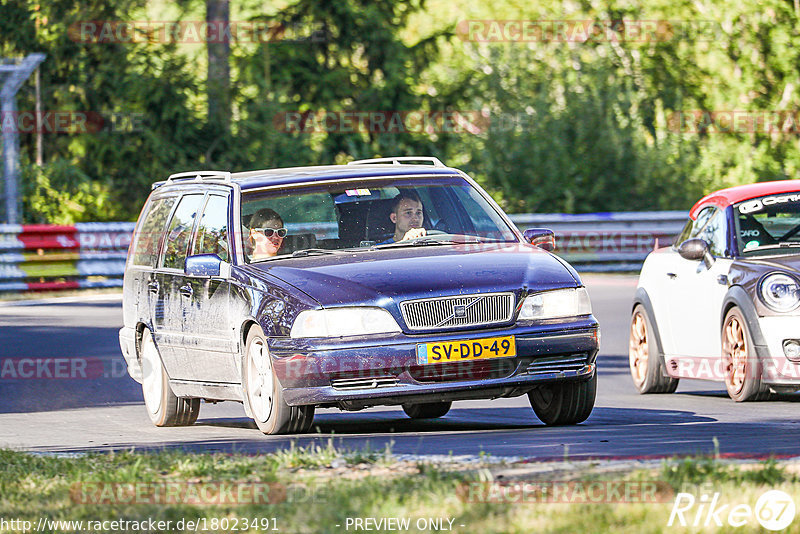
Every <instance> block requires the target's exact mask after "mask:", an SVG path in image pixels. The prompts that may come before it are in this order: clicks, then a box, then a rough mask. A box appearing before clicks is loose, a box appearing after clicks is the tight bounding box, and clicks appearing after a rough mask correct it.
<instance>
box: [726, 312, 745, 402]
mask: <svg viewBox="0 0 800 534" xmlns="http://www.w3.org/2000/svg"><path fill="white" fill-rule="evenodd" d="M747 353H748V350H747V336H745V333H744V326H743V325H742V323H741V321H740V320H739V318H738V317H736V316H735V315H734V316H731V317H729V318H728V320H727V321H726V322H725V328H724V329H723V332H722V357H723V358H724V360H725V385H727V386H728V391H730V392H731V393H734V394H738V393H741V391H742V389H743V388H744V383H745V380H746V379H747Z"/></svg>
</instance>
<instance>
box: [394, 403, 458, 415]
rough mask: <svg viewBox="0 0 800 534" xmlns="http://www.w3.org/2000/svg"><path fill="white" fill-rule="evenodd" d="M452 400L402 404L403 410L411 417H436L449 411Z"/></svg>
mask: <svg viewBox="0 0 800 534" xmlns="http://www.w3.org/2000/svg"><path fill="white" fill-rule="evenodd" d="M452 404H453V403H452V402H427V403H424V404H403V411H404V412H406V415H408V416H409V417H410V418H411V419H436V418H437V417H442V416H443V415H445V414H446V413H447V412H449V411H450V406H452Z"/></svg>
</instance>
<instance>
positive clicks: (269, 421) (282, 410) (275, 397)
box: [242, 326, 314, 434]
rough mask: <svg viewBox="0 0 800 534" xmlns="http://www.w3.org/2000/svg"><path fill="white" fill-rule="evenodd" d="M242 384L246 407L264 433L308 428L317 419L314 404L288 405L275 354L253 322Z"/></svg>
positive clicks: (300, 430)
mask: <svg viewBox="0 0 800 534" xmlns="http://www.w3.org/2000/svg"><path fill="white" fill-rule="evenodd" d="M243 363H244V365H243V366H242V387H243V389H244V402H245V411H246V412H247V413H248V414H249V415H250V416H251V417H252V418H253V420H255V422H256V425H257V426H258V429H259V430H261V431H262V432H263V433H264V434H295V433H301V432H307V431H308V430H309V429H310V428H311V424H312V423H313V421H314V406H289V405H288V404H286V401H285V400H284V399H283V388H282V387H281V385H280V382H278V378H277V377H276V376H275V370H274V368H273V367H272V358H271V357H270V355H269V349H268V348H267V342H266V339H265V338H264V334H263V332H262V331H261V328H259V327H258V326H254V327H252V328H251V329H250V332H249V333H248V335H247V343H246V344H245V357H244V362H243Z"/></svg>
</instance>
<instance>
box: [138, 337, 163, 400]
mask: <svg viewBox="0 0 800 534" xmlns="http://www.w3.org/2000/svg"><path fill="white" fill-rule="evenodd" d="M163 388H164V376H163V369H162V367H161V358H160V357H159V356H158V350H157V349H156V344H155V343H154V342H153V335H152V334H151V333H150V331H149V330H146V331H145V334H144V338H143V339H142V393H143V394H144V404H145V406H147V409H148V410H149V411H150V413H152V414H156V413H158V411H159V410H160V409H161V397H162V393H163Z"/></svg>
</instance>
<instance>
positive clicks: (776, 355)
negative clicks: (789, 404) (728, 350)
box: [756, 316, 800, 386]
mask: <svg viewBox="0 0 800 534" xmlns="http://www.w3.org/2000/svg"><path fill="white" fill-rule="evenodd" d="M758 324H759V327H760V328H761V333H762V335H763V337H764V339H765V340H766V342H767V346H766V347H763V346H756V350H757V351H758V355H759V357H760V359H761V367H762V377H763V380H764V382H766V383H767V384H770V385H775V386H780V385H788V386H793V385H798V386H800V362H793V361H791V360H789V359H788V358H787V357H786V356H785V355H784V353H783V342H784V340H786V339H800V317H797V316H794V317H792V316H784V317H780V316H777V317H759V318H758Z"/></svg>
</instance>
